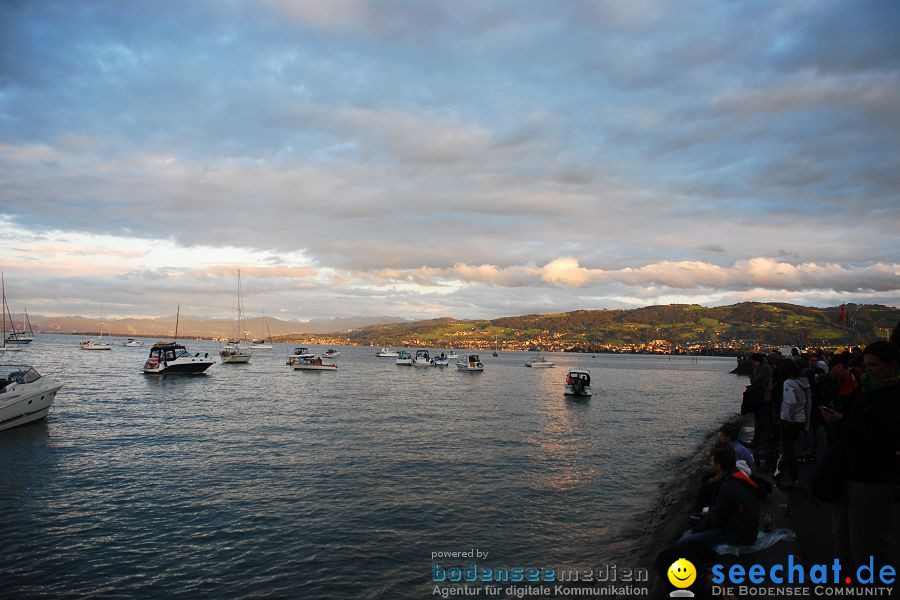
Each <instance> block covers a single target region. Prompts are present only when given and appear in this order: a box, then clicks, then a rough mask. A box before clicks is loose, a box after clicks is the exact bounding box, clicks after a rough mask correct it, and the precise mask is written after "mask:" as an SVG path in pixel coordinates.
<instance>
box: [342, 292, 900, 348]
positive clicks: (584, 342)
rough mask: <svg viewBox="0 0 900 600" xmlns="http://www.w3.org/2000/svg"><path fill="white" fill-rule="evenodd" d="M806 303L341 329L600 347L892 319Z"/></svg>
mask: <svg viewBox="0 0 900 600" xmlns="http://www.w3.org/2000/svg"><path fill="white" fill-rule="evenodd" d="M839 312H840V307H829V308H812V307H806V306H797V305H793V304H779V303H760V302H742V303H740V304H734V305H731V306H719V307H713V308H707V307H704V306H699V305H695V304H675V305H666V306H648V307H644V308H638V309H634V310H578V311H573V312H566V313H554V314H545V315H525V316H520V317H503V318H500V319H493V320H490V321H487V320H478V321H462V320H457V319H432V320H428V321H416V322H413V323H402V324H383V325H374V326H371V327H364V328H361V329H356V330H352V331H350V332H347V334H346V335H348V336H349V338H350V341H352V342H354V343H360V344H375V345H388V346H398V345H429V346H435V347H455V348H483V349H486V348H493V347H494V346H495V345H496V346H499V347H501V348H504V349H510V350H513V349H515V350H524V349H530V348H531V349H534V348H542V349H545V350H564V349H568V350H590V351H594V350H596V351H602V350H610V349H621V348H623V347H625V348H626V349H627V347H629V346H631V347H637V346H647V345H650V344H652V343H653V342H654V341H658V340H664V341H666V342H670V343H671V344H673V345H675V346H678V347H680V348H688V347H692V346H697V345H703V346H710V347H715V348H723V349H728V348H731V349H741V348H750V347H752V346H754V345H756V344H759V345H760V346H765V347H774V346H789V345H793V344H794V343H795V341H796V339H797V338H798V336H799V337H800V338H801V340H802V343H803V344H804V345H812V346H838V345H846V344H862V343H866V342H867V341H871V340H874V339H879V338H885V337H886V335H887V334H886V330H888V329H891V328H893V327H894V326H895V325H896V324H897V323H898V321H900V309H898V308H893V307H888V306H880V305H857V304H848V305H846V314H847V318H846V319H845V320H844V321H842V322H838V320H837V319H838V315H839Z"/></svg>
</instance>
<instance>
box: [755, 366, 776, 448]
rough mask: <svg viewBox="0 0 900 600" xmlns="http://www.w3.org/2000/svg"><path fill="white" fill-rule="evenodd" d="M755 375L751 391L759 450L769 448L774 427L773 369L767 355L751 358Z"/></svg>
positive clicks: (756, 443)
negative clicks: (772, 417) (772, 408)
mask: <svg viewBox="0 0 900 600" xmlns="http://www.w3.org/2000/svg"><path fill="white" fill-rule="evenodd" d="M750 364H752V365H753V373H752V374H751V375H750V386H751V387H750V391H751V393H752V395H753V396H752V397H753V404H752V406H753V446H754V447H755V448H756V449H757V450H759V449H761V448H764V447H768V446H769V442H770V441H771V437H772V425H771V419H770V417H769V411H770V408H769V407H770V402H771V398H772V369H771V368H770V367H769V361H768V360H766V356H765V354H760V353H759V352H756V353H754V354H752V355H751V356H750Z"/></svg>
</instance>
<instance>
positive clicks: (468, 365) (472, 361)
mask: <svg viewBox="0 0 900 600" xmlns="http://www.w3.org/2000/svg"><path fill="white" fill-rule="evenodd" d="M456 368H457V369H459V370H460V371H484V364H483V363H482V362H481V358H479V356H478V355H477V354H469V355H468V356H466V358H465V359H461V360H458V361H456Z"/></svg>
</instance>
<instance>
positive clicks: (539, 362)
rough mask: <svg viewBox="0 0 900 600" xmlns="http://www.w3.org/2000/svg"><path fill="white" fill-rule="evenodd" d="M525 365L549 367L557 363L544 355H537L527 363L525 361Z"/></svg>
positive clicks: (539, 367)
mask: <svg viewBox="0 0 900 600" xmlns="http://www.w3.org/2000/svg"><path fill="white" fill-rule="evenodd" d="M525 366H526V367H532V368H534V369H549V368H550V367H555V366H556V363H555V362H551V361H549V360H547V359H546V358H544V357H543V356H536V357H535V358H532V359H531V360H529V361H528V362H527V363H525Z"/></svg>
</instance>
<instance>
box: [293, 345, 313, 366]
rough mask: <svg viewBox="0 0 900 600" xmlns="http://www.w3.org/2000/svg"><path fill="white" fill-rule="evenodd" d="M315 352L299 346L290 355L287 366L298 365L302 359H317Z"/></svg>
mask: <svg viewBox="0 0 900 600" xmlns="http://www.w3.org/2000/svg"><path fill="white" fill-rule="evenodd" d="M315 357H316V354H315V352H310V351H309V350H308V349H307V348H304V347H302V346H298V347H296V348H294V352H293V353H291V354H289V355H288V357H287V364H289V365H292V364H294V363H296V362H297V361H298V360H300V359H301V358H315Z"/></svg>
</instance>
